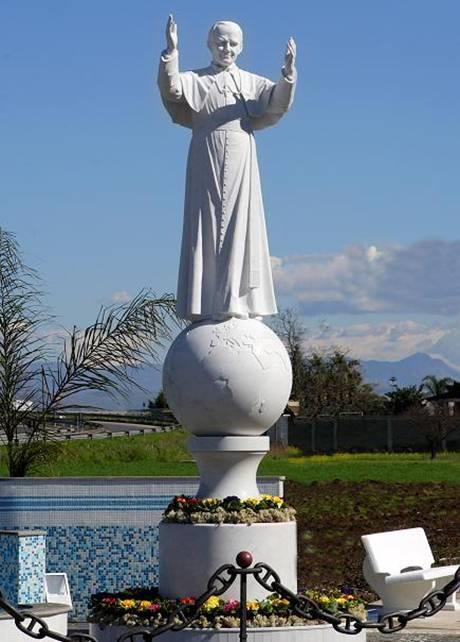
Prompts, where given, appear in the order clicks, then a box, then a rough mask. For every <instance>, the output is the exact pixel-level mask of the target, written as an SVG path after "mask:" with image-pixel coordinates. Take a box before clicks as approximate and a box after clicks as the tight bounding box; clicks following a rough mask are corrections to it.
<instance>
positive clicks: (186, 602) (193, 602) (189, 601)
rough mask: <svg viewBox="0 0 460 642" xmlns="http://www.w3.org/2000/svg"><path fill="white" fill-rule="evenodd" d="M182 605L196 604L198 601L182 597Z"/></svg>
mask: <svg viewBox="0 0 460 642" xmlns="http://www.w3.org/2000/svg"><path fill="white" fill-rule="evenodd" d="M179 601H180V603H181V604H192V605H193V604H195V602H196V599H195V598H194V597H182V598H181V599H180V600H179Z"/></svg>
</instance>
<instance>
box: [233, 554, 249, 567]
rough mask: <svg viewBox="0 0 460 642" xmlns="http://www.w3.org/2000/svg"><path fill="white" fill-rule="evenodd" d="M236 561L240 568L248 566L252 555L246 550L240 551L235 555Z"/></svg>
mask: <svg viewBox="0 0 460 642" xmlns="http://www.w3.org/2000/svg"><path fill="white" fill-rule="evenodd" d="M236 563H237V564H238V566H239V567H240V568H248V567H249V566H251V564H252V555H251V553H249V552H248V551H241V552H240V553H238V555H237V556H236Z"/></svg>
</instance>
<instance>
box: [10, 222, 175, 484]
mask: <svg viewBox="0 0 460 642" xmlns="http://www.w3.org/2000/svg"><path fill="white" fill-rule="evenodd" d="M39 283H40V282H39V279H38V276H37V274H36V272H35V271H34V270H33V269H31V268H29V267H28V266H26V265H25V263H24V262H23V259H22V256H21V253H20V250H19V246H18V244H17V241H16V238H15V236H14V235H13V234H12V233H10V232H7V231H5V230H3V229H2V228H0V436H2V437H3V442H4V443H5V446H6V458H7V465H8V470H9V474H10V475H11V476H18V477H21V476H24V475H27V474H28V473H30V472H31V471H32V470H33V469H34V467H35V466H37V465H38V464H39V463H40V462H41V460H42V459H43V457H46V456H47V455H49V453H50V447H49V441H47V440H48V439H49V438H50V437H52V433H51V431H50V430H49V428H48V427H47V423H46V422H47V417H48V416H50V415H51V414H52V413H53V412H54V411H56V410H58V409H60V410H62V409H64V408H71V407H74V408H75V407H77V406H76V404H72V402H71V398H72V396H73V395H75V394H76V393H78V392H81V391H84V390H99V391H103V392H105V393H109V394H111V395H113V396H115V395H117V394H126V393H127V391H128V389H129V387H130V386H132V385H136V383H135V381H134V380H133V377H132V369H133V368H134V369H135V368H136V367H139V366H140V365H141V364H142V363H145V361H146V360H150V359H154V360H155V359H156V358H157V349H158V348H159V346H160V345H162V343H163V342H164V341H165V340H167V339H168V338H169V337H170V333H169V327H170V324H171V323H174V322H175V312H174V300H173V298H172V297H171V296H170V295H163V296H161V297H159V298H155V297H154V296H153V295H152V294H151V293H150V292H148V291H145V290H143V291H141V292H140V293H139V294H138V295H137V296H136V297H134V299H133V300H132V301H131V302H129V303H126V304H123V305H119V306H110V307H102V308H101V310H100V311H99V314H98V315H97V318H96V320H95V322H94V323H93V324H92V325H90V326H88V327H87V328H86V329H84V330H78V329H77V328H76V327H74V328H73V329H72V330H71V331H69V332H68V334H67V337H66V338H65V340H64V346H63V349H62V351H61V353H60V354H59V355H58V356H57V358H56V357H55V358H54V365H50V363H51V355H50V349H49V345H50V344H49V340H48V338H47V336H46V335H45V334H44V331H45V326H46V324H47V323H48V322H49V321H50V317H49V315H47V313H46V309H45V307H44V304H43V296H42V292H41V290H40V287H39Z"/></svg>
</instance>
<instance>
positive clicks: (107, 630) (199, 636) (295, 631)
mask: <svg viewBox="0 0 460 642" xmlns="http://www.w3.org/2000/svg"><path fill="white" fill-rule="evenodd" d="M129 630H131V631H134V630H135V629H134V628H133V627H127V626H104V625H99V624H90V629H89V632H90V634H91V635H94V637H95V638H96V639H97V640H98V642H118V638H119V637H120V636H121V635H122V634H123V633H126V632H127V631H129ZM238 636H239V629H185V630H184V631H177V632H171V631H168V632H167V633H163V634H162V635H160V636H159V637H158V638H157V639H158V640H159V641H160V642H238ZM344 637H345V636H344V635H343V634H342V633H337V631H334V629H333V628H332V626H331V625H330V624H315V625H312V626H287V627H277V628H260V629H248V642H344ZM353 640H354V641H355V642H365V641H366V632H365V631H361V632H360V633H358V634H357V635H354V636H353Z"/></svg>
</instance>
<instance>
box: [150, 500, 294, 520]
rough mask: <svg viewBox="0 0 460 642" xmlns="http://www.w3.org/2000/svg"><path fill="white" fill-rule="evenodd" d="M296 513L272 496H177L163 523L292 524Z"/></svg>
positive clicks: (282, 501)
mask: <svg viewBox="0 0 460 642" xmlns="http://www.w3.org/2000/svg"><path fill="white" fill-rule="evenodd" d="M295 514H296V511H295V509H294V508H292V507H291V506H289V505H288V504H287V503H286V502H285V501H284V500H283V499H281V497H277V496H275V495H260V496H259V497H248V498H246V499H240V498H239V497H235V496H230V497H225V498H224V499H217V498H204V499H200V498H198V497H188V496H186V495H177V496H176V497H174V498H173V500H172V501H171V502H170V504H169V505H168V507H167V508H166V510H165V512H164V515H163V520H162V521H163V522H164V523H173V524H268V523H275V522H276V523H278V522H293V521H295Z"/></svg>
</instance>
